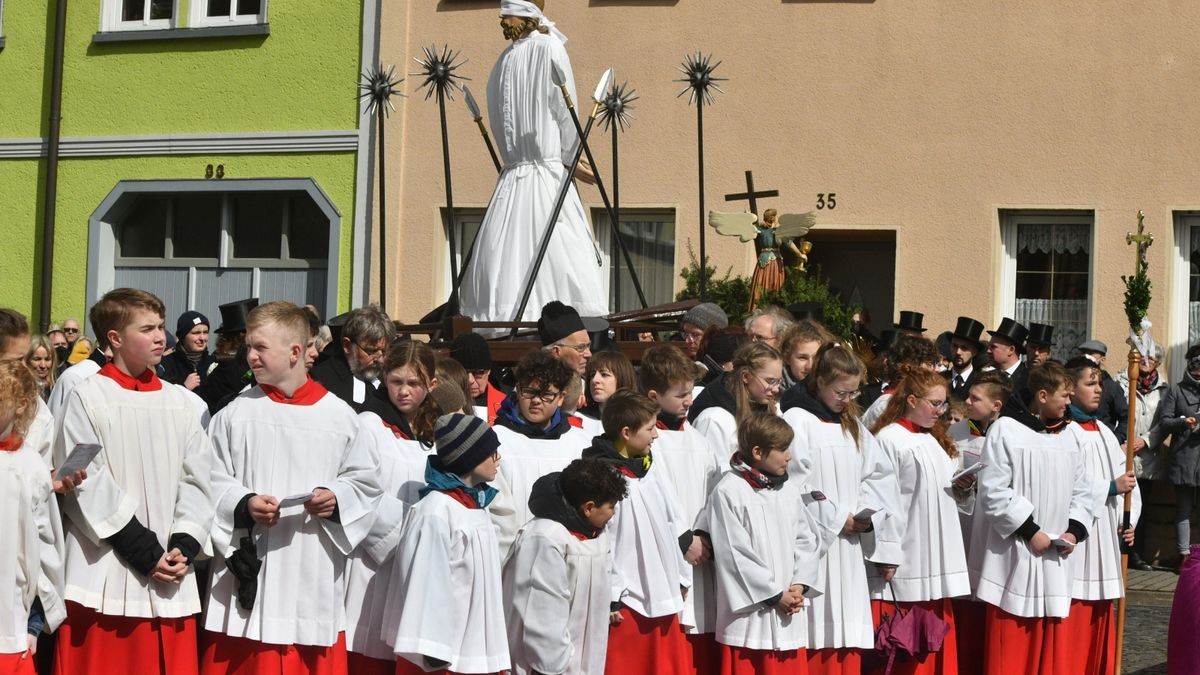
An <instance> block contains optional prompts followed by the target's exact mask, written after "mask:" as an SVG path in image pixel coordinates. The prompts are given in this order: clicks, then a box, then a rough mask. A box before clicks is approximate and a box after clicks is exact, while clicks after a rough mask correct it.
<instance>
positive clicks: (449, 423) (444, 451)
mask: <svg viewBox="0 0 1200 675" xmlns="http://www.w3.org/2000/svg"><path fill="white" fill-rule="evenodd" d="M433 440H434V445H436V446H437V456H438V460H440V461H441V464H442V468H443V469H445V470H446V471H448V472H450V473H452V474H454V475H456V476H465V475H467V474H468V473H471V471H472V470H473V469H474V468H475V467H477V466H479V465H480V464H482V463H483V461H484V460H486V459H487V458H488V457H490V456H491V455H493V454H494V453H495V452H496V451H497V450H499V449H500V438H499V437H498V436H496V432H494V431H492V428H491V427H489V426H488V425H487V422H485V421H483V420H481V419H479V418H478V417H475V416H473V415H460V414H452V415H442V416H441V417H439V418H438V420H437V424H436V425H435V426H434V428H433Z"/></svg>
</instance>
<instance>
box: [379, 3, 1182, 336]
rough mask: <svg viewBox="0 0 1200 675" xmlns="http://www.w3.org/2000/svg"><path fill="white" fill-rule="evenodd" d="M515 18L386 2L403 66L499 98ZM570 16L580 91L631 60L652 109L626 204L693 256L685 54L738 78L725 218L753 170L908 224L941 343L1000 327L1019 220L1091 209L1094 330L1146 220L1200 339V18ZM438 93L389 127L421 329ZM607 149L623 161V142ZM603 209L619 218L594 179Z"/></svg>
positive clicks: (906, 283) (634, 136) (1160, 319)
mask: <svg viewBox="0 0 1200 675" xmlns="http://www.w3.org/2000/svg"><path fill="white" fill-rule="evenodd" d="M497 4H498V3H495V2H491V3H488V2H473V1H469V0H440V1H438V2H431V1H428V0H424V1H421V2H390V1H389V2H385V3H384V9H383V31H382V39H383V43H382V52H381V54H382V59H383V61H384V62H385V63H397V64H403V66H402V68H403V69H405V70H412V69H413V63H412V58H413V56H415V55H416V54H417V52H418V50H419V47H420V46H421V45H423V44H430V43H435V42H436V43H437V44H441V43H443V42H449V43H450V44H451V45H452V46H454V47H457V48H459V49H462V50H463V52H464V55H465V56H467V57H469V58H470V59H471V61H470V63H469V64H468V65H467V66H466V67H465V68H464V69H463V71H464V72H465V74H466V75H468V76H470V77H472V78H473V81H472V85H473V87H472V88H473V89H474V91H475V92H476V93H477V95H482V94H483V92H484V91H485V90H486V80H487V75H488V72H489V70H490V68H491V65H492V63H493V62H494V59H495V58H496V56H497V55H498V54H499V52H500V51H501V50H502V49H503V48H504V42H503V40H502V39H501V36H500V33H499V30H498V27H497V14H498V11H497ZM548 5H549V6H548V7H547V10H548V11H547V13H548V14H549V15H550V16H551V17H552V18H553V19H555V20H556V21H557V22H558V24H559V26H560V28H561V29H562V30H563V31H564V32H565V33H566V34H567V35H568V36H569V37H570V42H569V43H568V50H569V51H570V53H571V57H572V60H573V62H574V66H575V75H576V79H577V81H578V83H579V89H580V92H581V95H582V93H583V92H585V91H589V90H590V89H591V88H592V86H593V85H594V82H595V81H596V79H597V78H598V76H599V74H600V73H601V71H602V70H603V69H604V68H606V67H610V66H611V67H614V68H615V69H616V71H617V74H618V79H619V80H628V81H629V82H630V84H631V85H632V86H633V87H635V88H636V89H637V90H638V93H639V94H640V95H641V99H640V100H639V101H638V102H637V109H636V118H635V121H634V125H633V127H632V128H631V129H630V130H629V131H628V132H627V133H626V135H625V136H624V137H623V144H622V177H623V180H622V185H621V190H622V203H623V205H624V206H627V207H633V206H636V205H639V204H655V205H664V204H665V205H673V206H674V207H675V208H676V209H677V215H678V222H679V229H678V233H679V250H680V253H679V256H678V258H677V263H678V265H677V266H680V265H682V264H683V263H684V262H685V260H686V254H685V253H683V251H684V250H685V248H684V247H685V244H686V241H685V240H688V239H690V240H692V241H693V242H694V240H695V238H696V236H697V235H696V232H697V229H698V222H699V217H698V214H697V212H696V209H697V206H696V157H695V152H696V148H695V112H694V109H693V108H689V107H688V105H687V102H686V100H685V99H677V98H676V93H677V92H678V91H679V89H680V87H681V86H682V85H680V84H677V83H675V82H673V81H672V80H674V79H675V78H677V77H679V74H678V72H677V71H676V67H677V66H678V64H679V63H680V62H681V60H682V58H683V56H684V54H685V53H688V52H694V51H696V50H702V51H704V52H706V53H707V52H713V53H714V54H715V55H716V58H717V59H721V60H723V61H724V63H723V65H722V66H721V67H720V69H719V71H718V75H720V76H724V77H727V78H729V81H728V82H726V83H724V86H723V88H724V89H725V93H724V94H723V95H718V100H717V103H716V105H715V106H714V107H711V108H706V110H705V127H706V132H707V141H708V143H707V157H708V172H707V175H708V184H707V193H708V207H709V208H722V207H724V206H725V205H724V204H722V203H721V201H720V195H723V194H724V193H726V192H733V191H740V190H741V189H742V186H743V176H742V172H743V171H744V170H745V169H753V170H754V172H755V176H756V179H757V182H758V185H759V187H760V188H778V189H780V190H781V191H782V193H783V197H782V198H781V199H779V200H775V201H774V202H773V205H777V206H779V207H781V208H783V209H786V210H808V209H811V208H813V207H814V204H815V200H816V195H817V193H821V192H836V193H837V195H838V207H837V209H836V210H835V211H822V212H820V215H819V219H818V222H819V223H820V225H821V226H823V227H839V228H883V229H895V230H896V232H897V235H896V239H897V267H896V279H895V283H896V308H897V309H916V310H922V311H924V312H925V313H926V317H927V318H926V324H927V325H929V326H931V327H934V328H936V329H941V328H943V327H951V326H952V324H953V321H954V318H955V317H956V316H957V315H959V314H962V313H965V314H970V315H973V316H976V317H978V318H980V319H982V320H984V322H985V323H989V324H992V323H995V322H997V321H998V320H999V318H1000V292H999V289H998V288H997V284H998V283H999V276H1000V256H1001V248H1000V235H999V218H998V215H997V212H998V209H1000V208H1006V207H1034V208H1057V207H1074V208H1087V209H1093V210H1094V211H1095V232H1094V235H1093V236H1094V242H1095V244H1094V246H1093V269H1094V274H1093V278H1092V286H1091V293H1092V302H1093V333H1094V334H1095V335H1097V336H1098V337H1100V338H1101V339H1104V340H1105V341H1107V342H1108V343H1109V344H1110V346H1112V345H1115V344H1119V343H1121V342H1122V340H1123V337H1124V318H1123V314H1122V311H1121V294H1122V291H1123V286H1122V282H1121V279H1120V275H1121V274H1125V273H1128V270H1129V268H1130V266H1131V264H1132V260H1131V253H1130V249H1129V248H1128V247H1127V246H1126V245H1125V244H1124V242H1123V237H1124V234H1125V232H1126V231H1127V230H1128V229H1130V228H1131V227H1133V224H1134V220H1135V214H1136V212H1137V210H1138V209H1139V208H1141V209H1145V211H1146V214H1147V225H1148V227H1149V229H1150V230H1151V231H1152V232H1154V233H1155V234H1156V236H1157V239H1158V242H1157V244H1156V245H1155V246H1154V247H1153V248H1152V249H1151V256H1150V264H1151V271H1152V276H1153V280H1154V284H1155V291H1156V299H1155V303H1154V305H1153V307H1152V311H1151V319H1152V320H1153V321H1154V322H1155V325H1156V331H1158V332H1159V334H1160V337H1165V335H1164V333H1165V329H1166V328H1167V317H1168V308H1169V307H1168V306H1169V305H1170V304H1171V303H1172V302H1173V303H1174V305H1175V306H1178V307H1179V308H1180V309H1179V310H1178V311H1175V312H1172V313H1171V314H1172V316H1173V317H1174V318H1175V320H1179V319H1181V320H1182V321H1184V322H1185V325H1186V316H1182V317H1180V316H1179V315H1180V314H1181V313H1182V311H1183V307H1184V306H1183V305H1181V304H1180V303H1181V301H1180V300H1179V299H1178V298H1174V299H1172V298H1171V294H1170V292H1169V291H1170V290H1171V289H1170V284H1169V283H1168V279H1169V272H1170V270H1171V266H1172V265H1173V264H1174V254H1173V246H1172V226H1171V219H1172V213H1173V211H1174V210H1176V209H1187V208H1195V207H1200V182H1198V181H1197V180H1196V171H1195V169H1196V164H1197V158H1200V125H1197V124H1196V117H1195V106H1194V99H1195V95H1196V89H1197V85H1198V84H1200V43H1197V41H1196V40H1195V35H1196V34H1197V33H1198V32H1200V30H1198V29H1200V4H1197V3H1194V2H1188V1H1184V0H1148V1H1147V2H1140V3H1127V2H1120V1H1117V0H1105V1H1102V2H1101V1H1096V2H1086V3H1060V2H1047V1H1046V0H1009V1H1008V2H1002V3H983V2H963V1H962V0H923V1H921V2H911V1H909V2H904V1H901V0H877V1H875V2H870V1H861V0H860V1H847V2H837V1H811V2H806V1H803V0H795V1H784V0H739V1H738V2H734V3H730V2H716V1H715V0H683V1H679V2H672V1H671V0H661V1H660V0H629V1H628V2H624V1H618V0H589V1H585V0H548ZM416 84H417V78H411V77H410V78H409V81H408V82H406V88H407V90H408V91H409V94H410V96H409V98H407V99H404V100H403V102H402V104H401V106H402V107H401V110H400V113H399V114H398V115H395V116H393V117H392V119H391V121H390V122H389V126H388V134H389V146H388V155H387V157H388V162H389V166H388V181H389V190H388V195H387V197H388V199H389V207H390V213H391V214H394V215H392V216H390V217H391V220H392V227H393V229H392V233H391V234H390V235H389V236H390V237H391V241H397V235H396V229H397V228H398V230H399V238H398V246H399V255H400V257H401V258H402V259H403V261H404V265H405V267H406V269H405V271H404V272H403V273H402V274H401V275H400V277H401V278H399V279H397V280H396V281H395V282H394V283H395V284H396V287H395V288H393V289H390V295H391V297H393V298H399V300H400V302H399V311H398V312H396V313H397V314H398V316H399V318H401V319H410V320H411V319H415V318H417V317H418V316H420V314H422V313H423V312H424V311H426V310H427V309H428V308H429V307H431V306H432V305H433V304H436V303H437V302H440V301H441V300H442V298H440V297H435V296H436V295H437V294H436V292H435V291H436V289H435V286H434V283H433V281H434V279H435V278H437V277H438V275H440V274H441V269H440V264H441V263H440V261H441V260H442V259H443V258H444V254H442V247H443V246H444V241H443V238H442V237H441V235H440V226H439V225H438V215H437V214H438V211H437V209H438V207H439V206H440V205H441V204H442V203H443V201H444V198H443V189H444V188H443V183H442V177H441V154H440V152H441V151H440V145H439V143H440V141H439V136H438V122H437V106H436V104H435V103H434V102H433V101H425V100H424V99H423V96H422V95H418V94H417V93H416V92H414V91H413V89H414V88H415V86H416ZM449 112H450V133H451V144H452V152H453V159H454V167H455V174H454V188H455V198H456V203H457V204H458V205H460V206H471V205H474V206H483V205H485V204H486V203H487V200H488V198H489V196H490V193H491V190H492V187H493V186H494V182H495V173H494V171H493V169H492V167H491V165H490V161H489V160H488V159H487V155H486V152H485V150H484V148H483V145H482V142H481V141H480V139H479V137H478V132H477V131H476V130H475V128H474V125H473V124H472V123H471V121H470V119H469V118H468V116H467V114H466V112H465V110H464V109H463V108H462V107H461V103H458V102H456V103H455V104H453V105H452V106H451V109H450V111H449ZM597 148H598V150H597V152H598V154H599V155H601V156H604V157H607V149H606V148H607V143H605V144H603V145H597ZM599 148H605V150H599ZM598 159H599V158H598ZM600 161H601V163H602V164H604V163H605V162H606V160H600ZM583 198H584V201H585V202H586V203H588V205H589V206H592V205H596V206H598V205H599V202H600V199H599V194H598V193H597V192H596V191H595V189H593V188H588V189H585V191H584V193H583ZM397 221H398V222H397ZM709 242H710V246H709V248H710V251H711V255H713V256H714V258H715V261H716V262H717V263H718V267H719V268H721V269H724V267H726V266H728V265H730V264H734V265H738V266H744V268H745V269H747V270H748V269H749V266H750V264H751V253H750V250H749V249H750V247H748V246H741V245H739V244H738V243H737V242H736V241H731V240H728V239H726V240H723V241H720V240H718V238H716V237H710V238H709ZM432 260H436V261H438V262H437V264H436V265H435V266H433V267H432V268H431V262H430V261H432ZM372 283H374V280H372ZM376 292H377V291H376V290H373V291H372V294H373V296H374V294H375V293H376ZM1182 302H1186V298H1183V300H1182ZM880 319H883V320H882V321H881V320H880ZM885 321H886V318H885V317H877V321H876V324H877V325H878V324H880V323H884V322H885Z"/></svg>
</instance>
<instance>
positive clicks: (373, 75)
mask: <svg viewBox="0 0 1200 675" xmlns="http://www.w3.org/2000/svg"><path fill="white" fill-rule="evenodd" d="M395 77H396V67H395V66H388V67H387V70H384V69H383V64H382V63H381V64H379V65H378V66H376V67H374V68H372V69H371V70H368V71H366V72H364V73H363V74H362V82H360V83H359V85H358V88H359V89H361V90H362V93H361V94H359V95H358V97H359V98H361V99H363V100H365V101H366V102H367V110H366V112H367V114H374V113H375V112H376V111H378V110H383V114H384V115H387V113H388V111H389V110H390V111H392V112H395V111H396V107H395V106H393V105H392V101H391V98H392V97H393V96H404V94H402V93H400V89H399V87H400V83H401V82H404V78H403V77H402V78H400V79H398V80H397V79H395Z"/></svg>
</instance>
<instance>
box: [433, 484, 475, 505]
mask: <svg viewBox="0 0 1200 675" xmlns="http://www.w3.org/2000/svg"><path fill="white" fill-rule="evenodd" d="M441 493H442V494H444V495H446V496H447V497H449V498H450V499H453V500H454V501H456V502H458V503H459V504H462V505H463V506H465V507H467V508H468V509H478V508H480V506H479V502H477V501H475V498H474V497H472V496H471V495H469V494H467V491H466V490H464V489H462V488H454V489H453V490H442V491H441Z"/></svg>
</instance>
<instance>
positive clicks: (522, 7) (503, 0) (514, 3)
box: [500, 0, 567, 44]
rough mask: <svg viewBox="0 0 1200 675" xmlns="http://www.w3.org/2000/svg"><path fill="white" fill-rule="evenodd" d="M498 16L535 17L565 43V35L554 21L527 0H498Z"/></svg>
mask: <svg viewBox="0 0 1200 675" xmlns="http://www.w3.org/2000/svg"><path fill="white" fill-rule="evenodd" d="M500 16H522V17H527V18H530V19H537V20H538V23H539V24H540V25H542V26H545V27H546V30H549V31H550V34H551V35H553V36H554V37H555V38H557V39H558V41H559V42H561V43H562V44H566V43H567V36H566V35H563V33H562V31H560V30H559V29H558V28H557V27H555V25H554V22H553V21H551V20H550V19H547V18H546V15H545V14H543V13H542V10H541V9H539V8H538V6H537V5H535V4H533V3H532V2H529V1H528V0H500Z"/></svg>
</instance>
